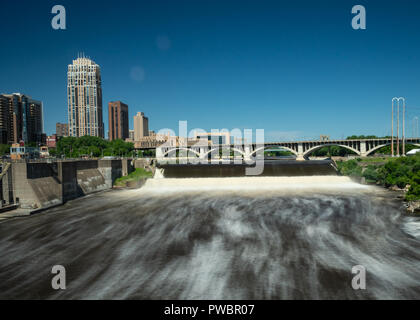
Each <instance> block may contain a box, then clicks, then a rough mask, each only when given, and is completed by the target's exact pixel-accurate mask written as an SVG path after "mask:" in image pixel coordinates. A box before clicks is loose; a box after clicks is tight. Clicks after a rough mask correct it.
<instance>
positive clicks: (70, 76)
mask: <svg viewBox="0 0 420 320" xmlns="http://www.w3.org/2000/svg"><path fill="white" fill-rule="evenodd" d="M67 97H68V125H69V135H70V136H72V137H82V136H95V137H101V138H103V137H104V123H103V116H102V84H101V70H100V67H99V65H97V64H96V63H95V62H94V61H92V60H90V59H89V58H86V57H79V58H77V59H76V60H73V64H70V65H69V66H68V72H67Z"/></svg>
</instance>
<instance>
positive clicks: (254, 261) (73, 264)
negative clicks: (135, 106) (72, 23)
mask: <svg viewBox="0 0 420 320" xmlns="http://www.w3.org/2000/svg"><path fill="white" fill-rule="evenodd" d="M403 212H404V211H403V208H402V204H401V203H400V202H399V201H395V200H394V199H392V197H390V193H389V192H386V191H383V190H382V189H380V188H376V187H368V186H363V185H359V184H357V183H354V182H352V181H351V180H350V179H348V178H346V177H335V176H328V177H293V178H291V177H253V178H250V177H249V178H247V177H244V178H214V179H213V178H199V179H164V178H163V176H161V177H160V179H153V180H148V181H147V183H146V185H145V187H144V188H142V189H137V190H114V191H112V192H105V193H101V194H96V195H94V196H91V197H86V198H83V199H78V200H75V201H72V202H69V203H67V204H66V205H65V206H63V207H60V208H56V209H53V210H50V211H48V212H46V213H44V214H40V215H36V216H33V217H30V218H27V219H22V220H13V221H10V222H7V223H2V224H0V252H1V253H2V255H1V257H0V262H1V263H0V298H2V299H5V298H24V299H25V298H30V299H39V298H49V299H71V298H76V299H77V298H78V299H104V298H106V299H407V298H410V299H416V298H419V297H420V272H419V270H420V252H419V248H420V238H419V232H418V230H419V229H418V226H419V219H418V218H407V217H404V216H402V213H403ZM57 264H60V265H63V266H65V267H66V270H67V274H68V277H69V278H68V288H67V290H64V291H54V290H52V289H51V287H50V283H51V273H50V271H51V267H52V266H53V265H57ZM355 265H363V266H364V267H365V268H366V270H367V279H366V281H367V287H366V290H359V291H356V290H354V289H353V288H352V286H351V280H352V277H353V276H354V275H353V274H352V273H351V271H352V267H353V266H355Z"/></svg>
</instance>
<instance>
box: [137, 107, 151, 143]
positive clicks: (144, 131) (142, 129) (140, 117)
mask: <svg viewBox="0 0 420 320" xmlns="http://www.w3.org/2000/svg"><path fill="white" fill-rule="evenodd" d="M148 136H149V119H148V118H147V117H146V116H145V115H144V113H143V112H138V113H137V115H135V116H134V141H140V140H141V139H142V138H144V137H148Z"/></svg>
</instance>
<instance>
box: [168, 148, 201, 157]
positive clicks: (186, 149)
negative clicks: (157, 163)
mask: <svg viewBox="0 0 420 320" xmlns="http://www.w3.org/2000/svg"><path fill="white" fill-rule="evenodd" d="M179 150H185V151H187V152H192V153H194V154H196V155H197V156H198V157H200V153H199V152H197V151H195V150H193V149H189V148H182V147H173V148H170V149H169V150H168V151H166V152H165V153H164V154H163V155H162V157H166V156H167V155H169V154H170V153H171V152H173V151H179ZM187 154H188V153H187Z"/></svg>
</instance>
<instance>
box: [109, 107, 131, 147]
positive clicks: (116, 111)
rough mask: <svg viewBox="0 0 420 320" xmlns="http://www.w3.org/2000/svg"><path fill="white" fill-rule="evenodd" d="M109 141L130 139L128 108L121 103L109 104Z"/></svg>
mask: <svg viewBox="0 0 420 320" xmlns="http://www.w3.org/2000/svg"><path fill="white" fill-rule="evenodd" d="M108 121H109V124H108V126H109V140H110V141H112V140H116V139H122V140H125V139H128V138H129V127H128V106H127V105H126V104H125V103H123V102H121V101H111V102H110V103H108Z"/></svg>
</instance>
